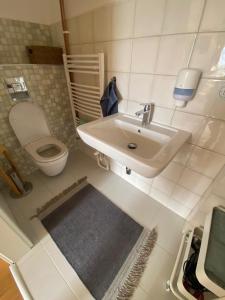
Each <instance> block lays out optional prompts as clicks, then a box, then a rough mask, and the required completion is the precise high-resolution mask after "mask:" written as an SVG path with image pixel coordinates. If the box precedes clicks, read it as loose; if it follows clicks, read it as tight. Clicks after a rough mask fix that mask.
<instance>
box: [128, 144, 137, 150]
mask: <svg viewBox="0 0 225 300" xmlns="http://www.w3.org/2000/svg"><path fill="white" fill-rule="evenodd" d="M127 147H128V148H129V149H132V150H133V149H136V148H137V144H135V143H129V144H128V145H127Z"/></svg>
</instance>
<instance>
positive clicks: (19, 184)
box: [0, 145, 32, 198]
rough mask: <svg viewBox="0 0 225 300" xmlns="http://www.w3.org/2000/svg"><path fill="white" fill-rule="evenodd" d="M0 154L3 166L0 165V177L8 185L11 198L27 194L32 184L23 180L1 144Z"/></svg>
mask: <svg viewBox="0 0 225 300" xmlns="http://www.w3.org/2000/svg"><path fill="white" fill-rule="evenodd" d="M0 155H1V158H3V165H4V166H5V167H3V166H0V177H2V179H3V181H4V182H5V183H6V185H7V186H8V187H9V189H10V194H11V196H12V197H13V198H20V197H24V196H26V195H28V194H29V193H30V192H31V191H32V184H31V183H30V182H25V181H23V179H22V177H21V175H20V173H19V171H18V170H17V168H16V165H15V163H14V162H13V161H12V159H11V157H10V154H9V152H8V151H7V149H6V148H5V147H4V146H3V145H0ZM5 169H7V170H5Z"/></svg>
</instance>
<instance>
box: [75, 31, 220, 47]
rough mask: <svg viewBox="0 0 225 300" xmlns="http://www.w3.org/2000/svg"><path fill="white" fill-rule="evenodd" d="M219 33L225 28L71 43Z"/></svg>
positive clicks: (88, 43) (76, 44)
mask: <svg viewBox="0 0 225 300" xmlns="http://www.w3.org/2000/svg"><path fill="white" fill-rule="evenodd" d="M217 33H225V30H221V31H216V30H215V31H191V32H180V33H167V34H155V35H143V36H132V37H126V38H118V39H109V40H102V41H93V42H87V43H71V46H75V47H76V46H85V45H91V44H98V43H109V42H117V41H118V42H119V41H123V40H137V39H144V38H146V39H148V38H155V37H167V36H181V35H194V34H195V35H196V34H217Z"/></svg>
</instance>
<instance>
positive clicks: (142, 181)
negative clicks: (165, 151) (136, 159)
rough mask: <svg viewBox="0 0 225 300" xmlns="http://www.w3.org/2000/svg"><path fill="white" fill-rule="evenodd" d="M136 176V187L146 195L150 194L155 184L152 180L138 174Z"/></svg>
mask: <svg viewBox="0 0 225 300" xmlns="http://www.w3.org/2000/svg"><path fill="white" fill-rule="evenodd" d="M135 175H136V180H135V186H136V187H137V188H138V189H139V190H141V191H142V192H144V193H145V194H149V192H150V188H151V185H152V182H153V180H152V178H146V177H143V176H141V175H139V174H137V173H136V174H135Z"/></svg>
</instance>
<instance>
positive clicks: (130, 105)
mask: <svg viewBox="0 0 225 300" xmlns="http://www.w3.org/2000/svg"><path fill="white" fill-rule="evenodd" d="M140 109H141V107H140V103H138V102H135V101H131V100H128V101H127V113H128V114H130V115H133V116H134V115H135V113H136V112H137V111H138V110H140Z"/></svg>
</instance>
